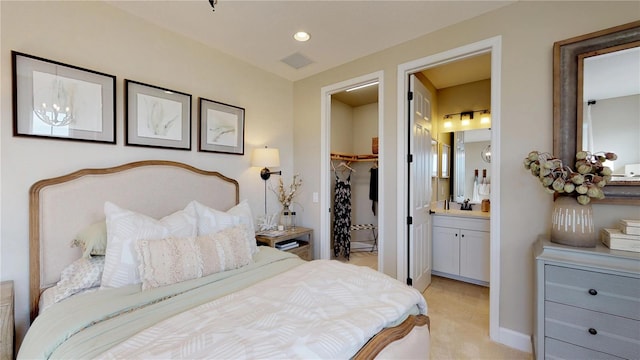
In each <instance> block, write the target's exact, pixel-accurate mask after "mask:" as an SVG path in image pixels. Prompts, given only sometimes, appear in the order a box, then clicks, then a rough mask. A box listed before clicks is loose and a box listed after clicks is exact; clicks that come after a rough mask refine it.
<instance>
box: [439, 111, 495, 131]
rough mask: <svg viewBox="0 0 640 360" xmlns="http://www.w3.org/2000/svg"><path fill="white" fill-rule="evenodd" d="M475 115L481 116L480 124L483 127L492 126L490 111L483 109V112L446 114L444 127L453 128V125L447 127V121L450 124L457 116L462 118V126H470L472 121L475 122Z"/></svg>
mask: <svg viewBox="0 0 640 360" xmlns="http://www.w3.org/2000/svg"><path fill="white" fill-rule="evenodd" d="M475 113H479V114H480V124H483V125H487V124H491V112H490V111H489V109H483V110H469V111H463V112H459V113H453V114H446V115H445V116H444V120H445V123H444V127H451V124H449V125H447V121H449V122H450V121H451V119H453V117H454V116H455V115H458V116H460V124H461V125H462V126H469V125H470V124H471V120H473V118H474V114H475Z"/></svg>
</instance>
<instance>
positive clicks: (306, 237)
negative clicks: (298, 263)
mask: <svg viewBox="0 0 640 360" xmlns="http://www.w3.org/2000/svg"><path fill="white" fill-rule="evenodd" d="M274 234H275V235H273V236H271V235H265V234H261V235H256V240H257V241H258V242H259V243H261V244H263V245H267V246H271V247H276V244H277V243H280V242H283V241H286V240H291V239H295V240H297V241H298V244H299V246H298V247H296V248H293V249H289V250H285V251H287V252H290V253H293V254H296V255H298V256H299V257H300V258H301V259H302V260H307V261H309V260H312V258H313V255H312V254H313V253H312V250H313V229H309V228H304V227H299V226H297V227H295V228H293V229H289V230H285V231H283V232H274Z"/></svg>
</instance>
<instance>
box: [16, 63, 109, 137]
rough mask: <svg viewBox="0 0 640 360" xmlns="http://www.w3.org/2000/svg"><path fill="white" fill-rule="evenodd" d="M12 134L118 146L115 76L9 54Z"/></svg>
mask: <svg viewBox="0 0 640 360" xmlns="http://www.w3.org/2000/svg"><path fill="white" fill-rule="evenodd" d="M11 57H12V60H13V135H14V136H33V137H41V138H48V139H62V140H78V141H95V142H101V143H111V144H115V143H116V116H115V113H116V100H115V99H116V86H115V85H116V77H115V76H113V75H108V74H103V73H100V72H97V71H93V70H88V69H83V68H80V67H77V66H72V65H66V64H62V63H59V62H56V61H51V60H47V59H43V58H40V57H36V56H32V55H27V54H23V53H19V52H16V51H12V52H11Z"/></svg>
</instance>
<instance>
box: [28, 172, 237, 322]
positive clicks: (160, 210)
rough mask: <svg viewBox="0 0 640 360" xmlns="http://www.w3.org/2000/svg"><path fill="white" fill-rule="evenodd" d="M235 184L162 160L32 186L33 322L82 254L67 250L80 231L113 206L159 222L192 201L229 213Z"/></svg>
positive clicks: (214, 173) (219, 177) (73, 175)
mask: <svg viewBox="0 0 640 360" xmlns="http://www.w3.org/2000/svg"><path fill="white" fill-rule="evenodd" d="M239 196H240V189H239V185H238V182H237V181H236V180H234V179H231V178H228V177H226V176H224V175H222V174H220V173H218V172H215V171H205V170H201V169H198V168H195V167H193V166H190V165H186V164H182V163H178V162H173V161H164V160H147V161H138V162H132V163H128V164H124V165H120V166H116V167H110V168H102V169H82V170H78V171H76V172H73V173H70V174H67V175H63V176H59V177H55V178H51V179H44V180H40V181H38V182H36V183H35V184H33V185H32V186H31V189H30V190H29V262H30V267H29V282H30V284H29V292H30V294H29V297H30V313H31V321H33V319H35V317H36V316H37V315H38V302H39V300H40V294H41V292H42V291H43V290H44V289H46V288H47V287H50V286H52V285H55V283H56V282H57V281H58V280H59V279H60V273H61V271H62V269H64V267H66V266H67V265H68V264H70V263H71V262H73V261H74V260H76V259H78V258H79V257H80V256H81V252H80V250H79V249H78V248H71V247H70V243H71V241H72V239H73V237H74V236H75V235H76V234H77V233H78V232H79V231H80V230H82V229H83V228H84V227H86V226H88V225H90V224H92V223H94V222H97V221H101V220H104V211H103V206H104V202H105V201H111V202H113V203H115V204H118V205H119V206H122V207H124V208H127V209H131V210H133V211H137V212H140V213H142V214H145V215H148V216H152V217H154V218H160V217H163V216H166V215H168V214H171V213H172V212H175V211H177V210H180V209H183V208H184V207H185V206H186V205H187V204H188V203H189V202H190V201H192V200H197V201H199V202H201V203H202V204H205V205H207V206H210V207H212V208H215V209H218V210H223V211H224V210H227V209H229V208H231V207H232V206H234V205H236V204H238V202H239V201H240V199H239Z"/></svg>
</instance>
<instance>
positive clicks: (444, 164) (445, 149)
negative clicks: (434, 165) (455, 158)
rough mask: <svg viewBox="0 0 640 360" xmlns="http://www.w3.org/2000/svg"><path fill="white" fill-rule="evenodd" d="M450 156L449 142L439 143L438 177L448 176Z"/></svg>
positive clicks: (445, 177)
mask: <svg viewBox="0 0 640 360" xmlns="http://www.w3.org/2000/svg"><path fill="white" fill-rule="evenodd" d="M450 158H451V147H450V146H449V144H440V177H441V178H443V179H448V178H449V176H450V169H449V159H450Z"/></svg>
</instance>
